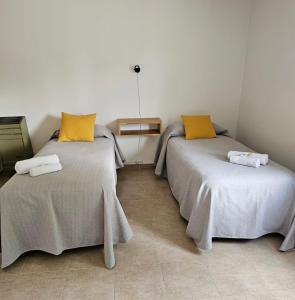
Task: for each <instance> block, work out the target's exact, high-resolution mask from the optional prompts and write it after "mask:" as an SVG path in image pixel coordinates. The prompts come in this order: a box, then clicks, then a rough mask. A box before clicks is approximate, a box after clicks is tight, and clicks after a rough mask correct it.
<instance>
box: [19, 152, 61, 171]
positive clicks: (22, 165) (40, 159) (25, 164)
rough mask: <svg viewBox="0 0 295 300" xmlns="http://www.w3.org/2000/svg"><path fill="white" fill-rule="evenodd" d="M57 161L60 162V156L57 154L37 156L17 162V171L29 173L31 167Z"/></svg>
mask: <svg viewBox="0 0 295 300" xmlns="http://www.w3.org/2000/svg"><path fill="white" fill-rule="evenodd" d="M57 163H59V158H58V156H57V155H56V154H53V155H47V156H37V157H33V158H30V159H25V160H20V161H18V162H17V163H16V164H15V171H16V173H17V174H26V173H29V171H30V169H32V168H35V167H38V166H42V165H47V164H57Z"/></svg>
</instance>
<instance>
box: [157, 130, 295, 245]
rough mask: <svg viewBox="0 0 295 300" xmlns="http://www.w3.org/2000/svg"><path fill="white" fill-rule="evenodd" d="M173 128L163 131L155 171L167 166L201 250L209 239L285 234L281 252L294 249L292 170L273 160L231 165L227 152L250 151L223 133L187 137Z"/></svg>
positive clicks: (162, 171) (161, 172) (294, 182)
mask: <svg viewBox="0 0 295 300" xmlns="http://www.w3.org/2000/svg"><path fill="white" fill-rule="evenodd" d="M177 128H178V129H177ZM174 129H175V127H173V126H172V127H171V128H169V129H168V131H166V132H165V134H164V138H163V140H162V145H161V146H162V147H161V151H159V155H158V161H157V167H156V174H157V175H165V173H166V170H167V177H168V181H169V184H170V187H171V190H172V192H173V194H174V196H175V198H176V199H177V201H178V202H179V205H180V213H181V215H182V216H183V217H184V218H185V219H186V220H187V221H188V226H187V230H186V232H187V234H188V235H189V236H190V237H192V238H193V239H194V240H195V242H196V244H197V246H198V247H199V248H200V249H204V250H206V249H211V248H212V238H213V237H222V238H245V239H253V238H257V237H260V236H262V235H265V234H267V233H280V234H282V235H283V236H285V237H286V238H285V240H284V242H283V244H282V245H281V248H280V250H282V251H286V250H288V249H292V248H294V247H295V239H294V234H295V224H294V222H295V221H294V218H295V175H294V173H293V172H291V171H289V170H288V169H286V168H284V167H282V166H280V165H279V164H277V163H275V162H272V161H270V163H269V164H268V165H267V166H265V167H260V168H258V169H255V168H250V167H245V166H240V165H234V164H231V163H229V162H228V161H227V156H226V155H227V153H228V151H229V150H239V151H250V149H249V148H247V147H246V146H244V145H242V144H240V143H238V142H237V141H235V140H233V139H232V138H230V137H227V136H223V135H218V136H217V138H214V139H198V140H185V139H184V137H183V136H182V135H183V133H181V132H180V131H181V130H179V126H178V127H177V126H176V129H177V130H175V131H174V132H173V130H174ZM177 135H180V136H177ZM292 223H293V225H292ZM292 226H293V227H292Z"/></svg>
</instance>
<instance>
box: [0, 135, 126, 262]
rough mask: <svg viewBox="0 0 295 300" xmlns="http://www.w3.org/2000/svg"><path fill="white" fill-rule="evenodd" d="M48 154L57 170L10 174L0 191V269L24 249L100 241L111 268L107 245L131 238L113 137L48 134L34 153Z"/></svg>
mask: <svg viewBox="0 0 295 300" xmlns="http://www.w3.org/2000/svg"><path fill="white" fill-rule="evenodd" d="M106 134H108V133H107V132H106ZM106 134H103V136H106ZM96 136H101V135H99V134H97V135H96ZM49 154H57V155H58V156H59V158H60V161H61V164H62V166H63V170H62V171H60V172H56V173H51V174H46V175H42V176H39V177H34V178H33V177H30V175H14V176H13V177H12V178H11V179H10V180H9V181H8V182H7V183H6V184H5V185H4V186H3V187H2V188H1V190H0V201H1V202H0V203H1V241H2V268H4V267H7V266H9V265H10V264H12V263H13V262H14V261H15V260H16V259H17V258H18V257H19V256H20V255H21V254H22V253H24V252H26V251H30V250H42V251H45V252H48V253H52V254H56V255H57V254H60V253H61V252H63V251H64V250H65V249H70V248H77V247H85V246H93V245H100V244H104V257H105V265H106V266H107V267H108V268H112V267H114V265H115V256H114V250H113V245H115V244H117V243H120V242H126V241H128V240H129V239H130V238H131V237H132V230H131V228H130V226H129V224H128V222H127V219H126V216H125V214H124V212H123V209H122V207H121V204H120V202H119V200H118V198H117V196H116V180H117V177H116V165H117V167H119V166H120V165H121V164H122V157H121V155H120V151H119V149H118V148H117V147H116V144H115V140H114V138H113V137H112V136H108V138H104V137H98V138H95V140H94V142H93V143H87V142H65V143H58V142H57V141H56V139H52V140H50V141H49V142H48V143H47V144H46V145H45V147H44V148H43V149H42V150H41V151H40V152H39V153H38V155H49Z"/></svg>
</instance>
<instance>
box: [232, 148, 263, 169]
mask: <svg viewBox="0 0 295 300" xmlns="http://www.w3.org/2000/svg"><path fill="white" fill-rule="evenodd" d="M241 155H243V156H247V157H251V158H257V159H259V160H260V164H261V165H263V166H266V165H267V163H268V154H260V153H253V152H241V151H229V152H228V154H227V157H228V158H231V157H232V156H241Z"/></svg>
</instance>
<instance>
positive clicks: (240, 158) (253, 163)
mask: <svg viewBox="0 0 295 300" xmlns="http://www.w3.org/2000/svg"><path fill="white" fill-rule="evenodd" d="M229 161H230V162H231V163H233V164H238V165H243V166H247V167H253V168H259V167H260V160H259V159H258V158H253V157H249V156H245V155H237V156H231V157H230V158H229Z"/></svg>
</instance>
